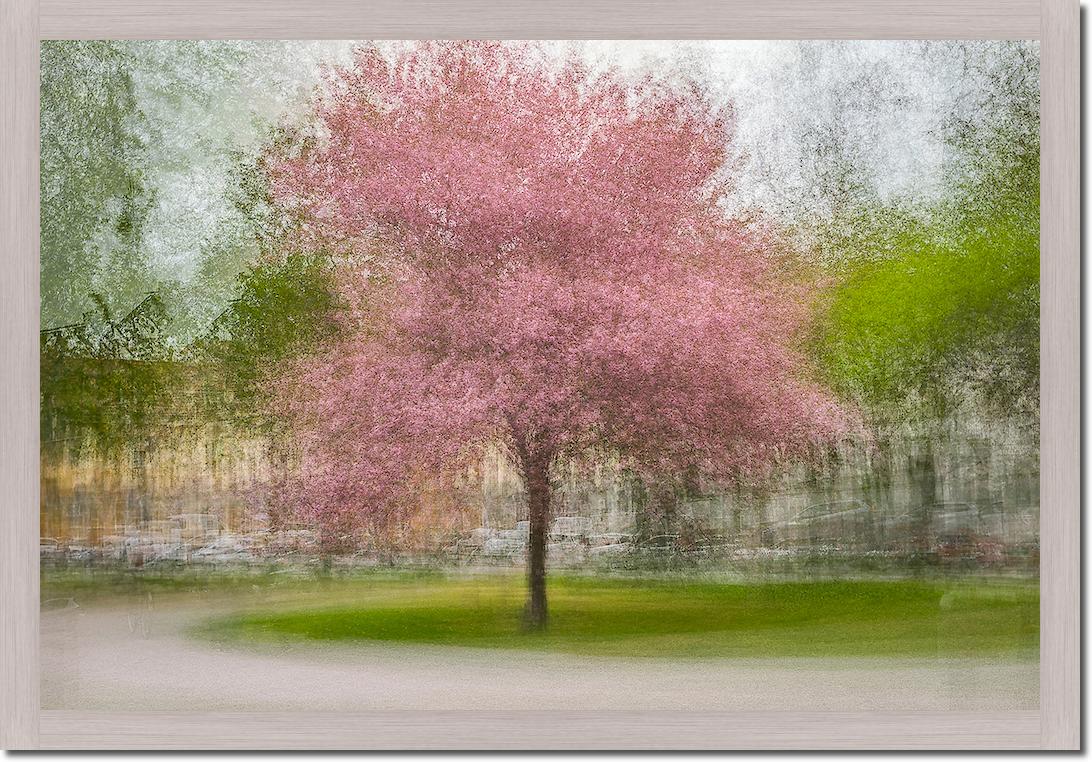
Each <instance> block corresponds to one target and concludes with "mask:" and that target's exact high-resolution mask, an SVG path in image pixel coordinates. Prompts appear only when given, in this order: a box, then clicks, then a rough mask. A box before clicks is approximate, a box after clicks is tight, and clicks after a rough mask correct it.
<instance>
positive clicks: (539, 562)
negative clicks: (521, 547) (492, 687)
mask: <svg viewBox="0 0 1092 762" xmlns="http://www.w3.org/2000/svg"><path fill="white" fill-rule="evenodd" d="M524 476H525V478H526V480H527V509H528V517H527V518H528V519H529V522H528V523H529V536H528V544H527V585H528V598H527V608H526V610H525V611H524V626H525V627H526V628H527V629H528V630H533V631H541V630H545V629H546V534H547V531H548V528H549V522H550V479H549V460H548V459H544V458H538V459H530V460H529V461H528V462H527V463H526V466H525V474H524Z"/></svg>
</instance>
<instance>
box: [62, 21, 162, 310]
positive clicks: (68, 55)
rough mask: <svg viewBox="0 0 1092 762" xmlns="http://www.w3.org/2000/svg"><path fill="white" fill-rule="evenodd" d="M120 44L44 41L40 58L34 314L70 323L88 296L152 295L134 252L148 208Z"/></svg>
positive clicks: (127, 61) (138, 128)
mask: <svg viewBox="0 0 1092 762" xmlns="http://www.w3.org/2000/svg"><path fill="white" fill-rule="evenodd" d="M132 64H133V62H132V57H131V55H130V54H129V52H128V48H127V47H126V46H125V44H124V43H118V42H112V41H102V40H94V41H74V40H65V41H46V42H44V43H43V44H42V52H41V273H42V274H41V292H42V293H41V304H42V307H41V310H42V323H43V325H46V326H52V325H56V324H58V323H62V322H66V321H70V320H71V319H72V316H74V315H79V314H81V313H82V312H83V311H85V310H86V309H88V308H89V307H90V306H91V305H89V304H88V301H87V296H88V294H89V293H91V292H92V291H100V292H103V293H108V294H109V295H110V297H111V298H112V299H114V300H117V301H120V302H123V303H124V302H127V301H130V300H135V299H136V298H138V295H139V294H140V293H141V292H142V291H147V290H148V289H149V287H150V286H149V281H148V279H147V278H146V275H145V268H144V260H143V254H142V252H141V235H142V228H143V224H144V221H145V218H146V216H147V213H148V210H149V209H150V207H151V203H152V198H151V195H150V194H149V193H148V192H147V191H146V190H145V188H144V178H143V166H144V148H145V146H144V143H143V141H142V139H141V137H140V135H141V133H142V130H143V125H144V122H143V117H142V114H141V112H140V110H139V108H138V106H137V99H136V95H135V92H134V83H133V78H132Z"/></svg>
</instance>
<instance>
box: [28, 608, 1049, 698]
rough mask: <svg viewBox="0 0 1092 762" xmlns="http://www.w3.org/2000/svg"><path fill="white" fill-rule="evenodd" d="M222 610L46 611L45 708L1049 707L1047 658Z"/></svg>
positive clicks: (62, 609) (44, 652)
mask: <svg viewBox="0 0 1092 762" xmlns="http://www.w3.org/2000/svg"><path fill="white" fill-rule="evenodd" d="M220 607H230V604H227V603H213V602H210V601H208V600H186V599H185V598H184V597H170V598H159V599H157V600H156V601H155V602H152V601H151V600H150V599H148V600H145V601H142V602H139V603H135V602H134V603H123V604H119V603H116V602H115V603H113V604H110V605H106V604H100V605H94V604H88V603H84V604H82V605H79V606H76V605H74V604H71V603H70V604H69V606H68V607H65V608H51V607H46V608H45V610H43V611H42V620H41V626H42V707H43V708H44V709H122V710H130V711H133V710H175V711H181V710H196V711H200V710H255V711H265V710H289V711H291V710H300V711H304V710H307V711H350V710H367V709H510V710H516V709H573V710H590V709H689V710H699V709H708V710H716V709H720V710H726V709H732V710H764V709H770V710H773V709H794V710H841V711H853V710H967V711H973V710H1001V709H1013V710H1018V709H1035V708H1037V707H1038V704H1039V666H1038V663H1037V662H1034V661H1018V660H1009V661H986V660H968V659H958V660H956V659H859V658H839V659H828V658H825V659H813V658H807V659H804V658H801V659H776V660H774V659H764V660H759V659H746V660H742V659H694V660H679V659H675V660H667V659H663V660H660V659H620V658H605V657H588V656H572V655H565V654H539V653H522V652H516V651H484V650H476V649H464V648H445V647H430V646H405V645H384V644H374V645H338V646H318V645H313V644H301V645H299V646H293V647H290V648H274V647H272V646H265V647H262V648H252V649H244V648H237V647H232V648H228V647H223V646H218V645H216V644H214V643H209V642H205V641H202V640H200V639H197V638H194V637H192V636H190V635H188V634H187V633H186V630H187V629H188V628H189V627H191V626H192V625H194V624H197V623H199V622H200V621H202V620H203V619H204V618H205V617H208V616H211V615H214V614H216V613H218V609H219V608H220ZM224 610H226V608H225V609H224Z"/></svg>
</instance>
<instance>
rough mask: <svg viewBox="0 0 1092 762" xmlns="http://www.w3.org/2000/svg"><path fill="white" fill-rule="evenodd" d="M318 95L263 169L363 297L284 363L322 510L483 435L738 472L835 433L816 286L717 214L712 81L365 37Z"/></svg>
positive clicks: (518, 454) (473, 446)
mask: <svg viewBox="0 0 1092 762" xmlns="http://www.w3.org/2000/svg"><path fill="white" fill-rule="evenodd" d="M316 113H317V123H318V127H319V129H318V130H317V133H316V136H315V139H314V140H313V141H311V142H310V144H309V145H307V146H306V147H305V148H304V149H302V150H300V151H298V152H297V153H296V154H294V155H291V156H288V157H282V158H280V159H279V160H278V161H277V162H275V163H274V168H273V170H272V176H273V184H274V194H275V197H276V199H277V201H278V203H279V204H280V205H281V206H282V207H284V208H286V209H289V210H292V211H293V212H295V213H297V214H298V215H299V217H300V219H301V220H302V221H303V225H302V228H301V229H302V231H303V232H302V234H301V235H302V237H303V241H304V243H305V244H307V245H311V246H322V247H326V248H332V249H336V250H338V251H339V252H342V253H343V254H344V256H343V257H342V264H341V266H340V268H339V274H340V275H339V277H340V285H341V288H342V290H343V291H344V293H345V295H346V297H347V298H348V301H349V303H350V304H351V305H352V306H353V309H352V310H351V314H350V316H349V317H347V318H346V321H347V323H346V327H347V330H346V331H345V332H344V336H345V338H343V339H341V340H339V341H338V342H337V344H336V345H335V346H331V347H327V348H324V349H322V350H321V351H319V352H317V353H316V354H315V355H313V356H310V357H309V358H308V359H307V361H306V363H303V364H299V365H296V366H294V367H293V368H291V369H288V370H286V371H285V375H284V377H283V378H282V379H281V383H284V384H287V386H286V388H288V389H291V391H290V393H289V394H288V395H287V396H289V397H290V398H291V399H290V404H289V407H290V409H291V412H292V415H293V420H294V421H296V423H297V426H298V434H299V444H300V448H301V453H300V455H301V458H302V462H301V467H300V474H301V476H300V479H299V483H298V484H296V485H295V493H294V494H295V499H297V500H298V501H300V503H301V504H302V505H303V506H304V507H305V508H306V509H308V510H309V511H311V512H312V513H314V514H316V515H319V516H323V517H326V518H331V517H338V516H341V517H343V516H346V515H350V514H364V515H366V514H368V513H370V512H380V513H382V512H385V511H387V510H389V509H390V508H391V507H393V506H395V505H397V504H398V502H399V500H400V499H401V497H402V496H403V495H404V493H405V491H406V489H405V488H406V487H407V485H408V484H410V483H411V482H412V481H414V480H416V479H419V478H421V477H422V476H425V477H427V476H431V475H434V474H442V473H452V472H454V471H457V470H458V469H459V468H461V467H463V466H465V465H466V464H467V463H469V462H472V460H473V458H474V457H476V456H477V455H478V454H479V453H480V451H481V448H482V447H484V446H485V445H487V444H490V443H500V444H503V445H506V446H507V447H508V448H509V451H510V452H512V454H513V457H514V459H515V461H516V464H517V465H518V466H521V467H524V468H525V467H526V466H527V463H528V462H529V461H538V462H542V461H543V460H544V461H545V462H547V463H548V462H550V461H551V460H553V459H555V458H557V457H563V456H566V455H572V454H578V453H581V452H585V451H586V450H587V449H588V448H590V447H605V448H609V449H611V450H615V451H618V452H621V453H624V454H625V455H627V456H628V457H629V458H631V459H632V460H633V462H635V463H639V464H642V465H644V466H646V467H648V468H650V469H655V470H663V469H679V468H687V467H695V468H698V469H700V470H702V471H704V472H706V473H710V474H713V475H721V476H730V475H733V474H737V473H740V472H744V471H754V470H761V469H762V468H764V467H766V466H768V465H769V464H770V463H771V462H773V461H774V460H776V459H777V458H779V457H781V456H784V455H791V454H798V453H802V452H804V451H805V450H806V448H807V447H808V446H809V445H811V444H812V443H814V442H815V441H817V440H822V439H829V438H831V437H833V436H836V435H837V433H838V432H839V431H840V430H841V428H842V427H843V426H844V418H843V416H842V415H841V413H840V412H839V410H838V409H837V407H836V406H835V404H834V403H833V402H832V401H831V400H830V399H829V398H828V397H827V396H826V394H825V393H824V392H823V391H822V390H821V389H820V388H819V387H818V386H816V385H814V384H813V383H811V382H809V381H808V380H807V378H806V375H805V372H804V371H805V368H804V366H803V364H802V361H801V359H800V357H799V355H798V354H797V352H796V350H795V349H794V344H795V340H796V336H797V334H798V330H799V327H800V324H801V321H802V319H803V318H804V317H805V316H806V307H805V305H804V304H803V301H802V299H801V298H800V296H801V292H800V290H799V289H794V288H791V287H789V286H787V285H786V284H785V283H784V282H782V281H780V280H778V279H777V278H776V277H775V273H774V271H773V268H772V266H771V265H772V255H771V251H773V249H774V247H773V246H771V244H770V243H769V242H767V241H766V240H764V238H763V237H762V236H761V235H760V234H757V233H753V232H747V231H745V230H744V229H743V228H742V227H740V226H737V225H733V224H729V223H728V222H726V221H725V220H724V219H723V218H722V216H721V215H720V214H719V212H718V209H717V207H716V205H715V195H716V193H717V191H718V186H717V178H718V177H719V176H720V175H721V173H722V165H723V161H724V146H725V144H726V142H727V140H728V138H729V127H730V115H728V114H723V113H718V112H717V111H716V109H714V108H711V107H710V106H709V105H708V104H707V103H706V102H705V101H704V100H703V99H702V97H701V95H700V92H699V91H698V90H697V89H695V88H690V87H679V86H674V87H668V86H662V85H657V84H656V83H654V82H653V81H651V80H648V79H646V80H643V81H640V82H626V81H624V80H623V79H622V78H621V77H620V76H618V75H617V74H613V73H606V74H602V75H599V76H593V75H592V74H590V73H589V72H587V71H585V70H584V69H582V68H581V66H580V65H578V64H577V63H575V62H573V61H566V62H563V63H560V64H558V63H556V62H553V61H551V60H550V59H549V58H548V57H545V56H544V55H543V54H542V52H541V50H539V49H537V48H535V47H533V46H521V45H504V44H497V43H440V42H437V43H424V44H419V45H416V46H414V47H412V48H409V49H408V50H406V51H404V52H403V53H402V54H401V55H399V56H397V57H395V59H394V60H393V61H388V60H387V59H386V58H384V57H383V56H381V55H379V54H378V53H377V52H376V51H374V50H370V49H365V50H362V51H361V52H360V53H359V54H358V56H357V57H356V60H355V64H354V65H353V66H352V67H351V68H347V69H341V70H337V71H335V72H333V73H332V75H331V78H330V88H329V92H328V93H326V94H325V96H324V97H323V98H322V99H321V100H320V101H319V102H318V104H317V106H316Z"/></svg>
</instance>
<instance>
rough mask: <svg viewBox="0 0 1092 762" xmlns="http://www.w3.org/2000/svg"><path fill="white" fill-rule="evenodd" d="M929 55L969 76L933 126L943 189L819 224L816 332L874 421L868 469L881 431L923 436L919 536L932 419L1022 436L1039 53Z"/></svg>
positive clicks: (968, 48) (822, 354) (931, 470)
mask: <svg viewBox="0 0 1092 762" xmlns="http://www.w3.org/2000/svg"><path fill="white" fill-rule="evenodd" d="M925 54H926V56H927V57H928V56H934V57H937V58H938V60H939V61H941V62H944V63H946V64H948V65H951V62H952V59H953V57H954V58H955V60H956V62H957V63H958V65H959V67H961V76H962V80H963V81H964V82H965V83H966V82H969V83H973V84H971V85H969V86H968V85H966V84H964V85H963V87H964V88H965V95H964V97H962V98H960V99H958V100H957V107H956V108H955V109H954V110H953V111H952V112H951V113H950V114H949V116H948V118H947V119H946V120H945V122H944V123H943V124H942V125H941V126H940V127H941V130H942V132H943V135H944V138H945V142H946V144H947V146H948V148H949V152H950V155H951V156H952V157H954V160H953V161H950V162H949V163H948V164H947V166H946V171H945V174H944V193H943V194H942V195H941V196H940V197H939V198H936V199H934V200H931V201H929V202H928V203H922V202H920V201H919V202H918V203H916V204H909V203H906V202H905V201H903V202H901V203H900V202H899V201H897V200H895V201H890V202H887V203H884V202H882V201H881V200H880V199H878V198H876V197H872V198H871V199H869V198H864V199H862V200H861V201H859V202H858V203H857V204H855V205H853V206H852V207H851V208H850V210H849V211H848V212H847V213H846V215H845V218H844V220H843V221H842V222H843V223H845V222H848V223H849V224H837V223H838V221H837V220H835V224H831V225H830V226H829V227H827V228H826V229H823V230H820V232H819V236H818V237H819V240H820V241H821V242H822V248H823V249H824V251H825V254H826V257H825V258H826V260H827V261H828V263H829V264H830V266H831V268H832V270H833V275H834V287H833V288H832V289H831V291H830V293H829V295H828V297H827V299H826V301H825V302H824V305H825V308H824V311H823V313H822V314H821V315H820V319H819V321H818V324H817V329H818V330H817V334H818V341H817V343H816V347H817V349H818V354H819V358H820V361H821V364H822V366H823V367H824V369H825V371H826V377H827V379H828V381H829V382H830V383H831V384H832V385H833V386H834V387H835V388H837V389H838V390H839V391H840V392H841V393H842V394H843V395H845V396H847V397H850V398H852V399H854V400H856V401H858V402H859V403H860V405H861V407H862V408H863V409H864V410H865V411H866V412H867V414H868V417H869V422H870V424H871V426H872V428H873V429H874V430H875V431H876V432H877V437H876V442H877V444H878V445H879V447H878V448H876V450H875V455H876V460H875V462H874V466H873V468H872V469H870V474H871V475H870V477H869V478H870V479H871V478H874V476H875V475H876V474H889V473H890V463H889V461H890V457H891V453H890V451H889V449H888V448H886V446H885V445H886V443H887V442H888V441H889V437H890V435H891V434H892V432H893V431H895V430H897V429H899V428H900V427H907V426H911V427H914V428H916V429H918V430H919V431H920V432H921V436H920V438H919V440H920V441H919V443H918V446H917V448H916V455H915V457H914V462H913V464H912V470H913V472H914V474H915V482H916V483H917V492H918V496H917V502H916V505H915V506H914V511H915V512H916V514H917V516H916V520H917V522H918V524H919V527H918V534H919V536H920V537H921V538H924V537H925V535H926V533H927V527H928V525H929V523H930V521H931V519H930V516H931V511H932V506H933V504H934V503H935V502H936V500H937V483H938V480H937V477H936V471H937V466H936V463H935V462H934V461H935V457H934V443H935V440H938V439H940V438H942V437H943V436H944V432H943V430H942V429H943V427H944V426H946V425H947V424H948V423H950V422H951V421H952V420H954V418H955V416H957V415H959V414H962V413H965V412H970V413H972V414H974V413H975V412H976V411H981V410H986V411H987V412H988V413H989V414H991V415H994V416H997V417H1000V418H1003V419H1006V420H1009V421H1012V422H1014V423H1016V424H1018V425H1020V426H1022V427H1023V429H1024V430H1026V431H1027V432H1028V434H1029V435H1030V436H1031V437H1032V441H1034V440H1035V438H1037V436H1038V411H1039V110H1038V98H1039V96H1038V82H1039V77H1038V54H1037V50H1036V49H1035V48H1034V47H1033V46H1029V45H1028V43H1023V42H1010V43H1006V44H1004V47H1001V48H1000V49H999V48H998V44H997V43H991V44H988V45H987V44H983V43H980V42H968V43H961V44H960V45H959V47H957V48H956V49H955V50H954V51H953V49H952V47H951V46H950V45H945V46H942V47H938V48H937V49H936V50H930V49H928V48H927V49H926V51H925ZM987 446H988V443H987ZM980 457H984V456H980ZM923 542H924V540H923Z"/></svg>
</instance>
